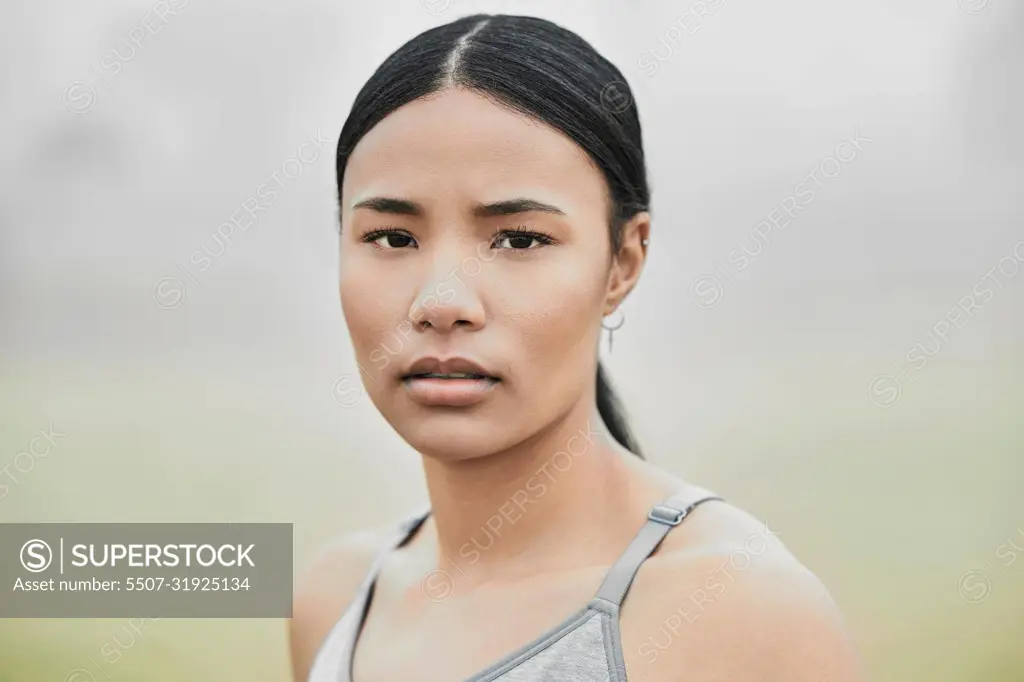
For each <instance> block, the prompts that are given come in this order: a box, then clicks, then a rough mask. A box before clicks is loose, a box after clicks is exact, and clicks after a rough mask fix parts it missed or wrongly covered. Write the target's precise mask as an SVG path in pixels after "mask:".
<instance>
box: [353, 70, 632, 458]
mask: <svg viewBox="0 0 1024 682" xmlns="http://www.w3.org/2000/svg"><path fill="white" fill-rule="evenodd" d="M341 196H342V201H343V205H342V209H341V220H342V231H341V259H340V272H341V280H340V293H341V304H342V309H343V311H344V315H345V320H346V322H347V325H348V329H349V332H350V333H351V335H352V341H353V346H354V348H355V352H356V356H357V359H358V362H359V365H360V373H361V376H362V381H363V384H364V386H365V388H366V390H367V392H368V393H369V395H370V398H371V400H372V401H373V403H374V405H376V406H377V408H378V409H379V410H380V412H381V413H382V414H383V415H384V418H385V419H386V420H387V421H388V422H389V423H390V424H391V425H392V426H393V427H394V428H395V430H396V431H397V432H398V433H399V434H400V435H401V436H402V437H403V438H404V439H405V440H406V441H407V442H408V443H409V444H410V445H412V446H413V447H414V448H416V449H417V450H419V451H420V452H421V453H423V454H425V455H428V456H433V457H442V458H446V459H462V458H467V457H472V456H477V455H484V454H488V453H491V452H496V451H500V450H502V449H505V448H508V447H511V446H513V445H515V444H517V443H519V442H521V441H523V440H525V439H527V438H529V437H530V436H532V435H534V434H535V433H537V432H538V431H539V430H541V429H543V428H545V427H546V426H547V425H549V424H550V423H551V422H553V421H556V420H558V419H559V418H562V417H564V416H565V415H567V414H568V413H569V412H570V411H571V410H573V409H574V408H575V407H577V406H579V405H580V402H581V401H582V400H590V401H591V402H592V401H593V387H594V380H595V375H596V371H597V370H596V347H597V341H598V338H599V334H600V331H601V327H600V323H601V319H602V316H603V315H605V314H608V313H609V312H611V311H612V310H613V309H614V307H615V306H616V305H617V304H618V302H619V301H620V300H621V298H622V297H623V296H625V294H626V293H627V292H628V290H629V288H630V287H631V286H632V284H633V282H634V281H635V279H636V276H638V274H639V269H640V265H641V263H642V247H640V246H639V238H640V236H644V235H646V227H643V228H641V231H642V232H643V235H637V234H636V232H637V230H636V225H633V224H632V223H631V227H630V229H628V230H627V232H626V233H625V235H624V236H625V238H626V241H627V248H626V249H625V251H626V252H627V257H626V258H625V260H624V261H623V262H624V263H625V266H623V265H622V264H620V263H619V261H620V260H622V258H621V255H620V258H619V259H615V263H614V264H613V260H612V259H611V253H610V248H611V246H610V239H609V234H608V214H609V199H608V190H607V186H606V184H605V182H604V178H603V177H602V175H601V173H600V171H599V170H598V169H597V168H596V167H595V166H593V165H592V163H591V162H590V160H589V158H588V157H587V156H586V153H585V152H584V151H583V150H582V149H580V148H579V147H578V146H576V144H575V143H573V142H572V141H571V140H570V139H569V138H567V137H565V136H564V135H562V134H561V133H559V132H557V131H555V130H553V129H551V128H549V127H547V126H545V125H543V124H540V123H538V122H535V121H533V120H532V119H529V118H526V117H524V116H522V115H520V114H517V113H514V112H512V111H510V110H508V109H505V108H502V107H499V106H496V105H495V104H493V103H491V102H490V101H489V100H487V99H485V98H483V97H481V96H479V95H477V94H474V93H472V92H469V91H466V90H462V89H453V90H447V91H444V92H442V93H439V94H436V95H433V96H431V97H430V98H427V99H421V100H417V101H415V102H412V103H410V104H407V105H405V106H403V107H401V108H400V109H398V110H397V111H395V112H394V113H392V114H391V115H389V116H388V117H387V118H385V119H384V120H383V121H381V122H380V123H378V124H377V125H376V126H375V127H374V128H373V129H372V130H370V132H369V133H368V134H367V135H366V136H365V137H363V138H362V139H361V140H360V141H359V143H358V145H357V146H356V148H355V149H354V150H353V153H352V155H351V156H350V158H349V161H348V165H347V167H346V171H345V177H344V185H343V187H342V192H341ZM634 237H635V238H634ZM484 375H485V376H484Z"/></svg>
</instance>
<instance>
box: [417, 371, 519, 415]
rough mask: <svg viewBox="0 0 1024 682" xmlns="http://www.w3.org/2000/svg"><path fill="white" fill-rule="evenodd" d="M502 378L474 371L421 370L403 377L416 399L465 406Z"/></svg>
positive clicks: (489, 390) (420, 402) (437, 405)
mask: <svg viewBox="0 0 1024 682" xmlns="http://www.w3.org/2000/svg"><path fill="white" fill-rule="evenodd" d="M500 383H501V379H498V378H497V377H493V376H490V375H487V374H477V373H473V372H446V373H443V372H421V373H418V374H409V375H406V376H405V377H403V378H402V384H403V385H404V386H405V389H406V390H407V391H408V392H409V397H411V398H412V399H413V400H414V401H415V402H417V403H419V404H421V405H425V406H428V407H441V406H443V407H467V406H469V405H475V404H476V403H479V402H480V401H482V400H483V399H484V398H486V397H487V395H488V394H489V393H490V392H491V391H492V390H494V388H495V387H496V386H497V385H498V384H500Z"/></svg>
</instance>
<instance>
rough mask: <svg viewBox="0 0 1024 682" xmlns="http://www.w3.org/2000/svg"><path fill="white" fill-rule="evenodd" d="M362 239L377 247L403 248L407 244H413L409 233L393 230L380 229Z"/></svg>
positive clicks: (388, 248)
mask: <svg viewBox="0 0 1024 682" xmlns="http://www.w3.org/2000/svg"><path fill="white" fill-rule="evenodd" d="M363 240H364V241H367V242H370V243H372V244H376V245H377V247H378V248H381V249H385V250H390V249H404V248H406V247H407V246H410V245H412V244H414V243H415V242H414V240H413V238H412V237H410V236H409V235H407V234H405V233H403V232H394V231H386V232H385V231H381V232H375V233H371V234H368V235H366V236H365V237H364V238H363Z"/></svg>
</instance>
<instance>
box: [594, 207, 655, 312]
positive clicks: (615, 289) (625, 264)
mask: <svg viewBox="0 0 1024 682" xmlns="http://www.w3.org/2000/svg"><path fill="white" fill-rule="evenodd" d="M650 235H651V214H650V213H648V212H647V211H643V212H641V213H637V214H636V215H635V216H633V217H632V218H630V219H629V222H627V223H626V224H625V225H623V226H622V234H621V236H620V242H619V244H620V246H619V252H618V253H617V254H613V255H612V267H611V269H610V270H609V272H608V290H607V294H606V296H605V311H604V314H605V315H608V314H610V313H611V312H613V311H614V310H615V309H616V308H618V307H619V305H620V304H621V303H622V301H623V300H624V299H625V298H626V296H627V295H628V294H629V292H630V291H632V290H633V287H634V286H636V283H637V281H638V280H639V279H640V273H641V271H643V269H644V262H645V261H646V260H647V244H648V240H649V239H650Z"/></svg>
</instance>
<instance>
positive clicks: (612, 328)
mask: <svg viewBox="0 0 1024 682" xmlns="http://www.w3.org/2000/svg"><path fill="white" fill-rule="evenodd" d="M613 312H614V311H613ZM618 313H619V315H620V316H621V318H622V319H620V320H619V321H618V323H617V324H615V325H612V326H607V325H605V320H607V319H608V318H607V317H605V318H604V319H602V320H601V328H602V329H604V330H605V331H607V332H608V352H609V353H611V352H612V343H613V340H614V338H615V332H616V331H617V330H619V329H622V326H623V325H624V324H626V313H624V312H622V310H621V309H619V310H618ZM609 317H610V316H609Z"/></svg>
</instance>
